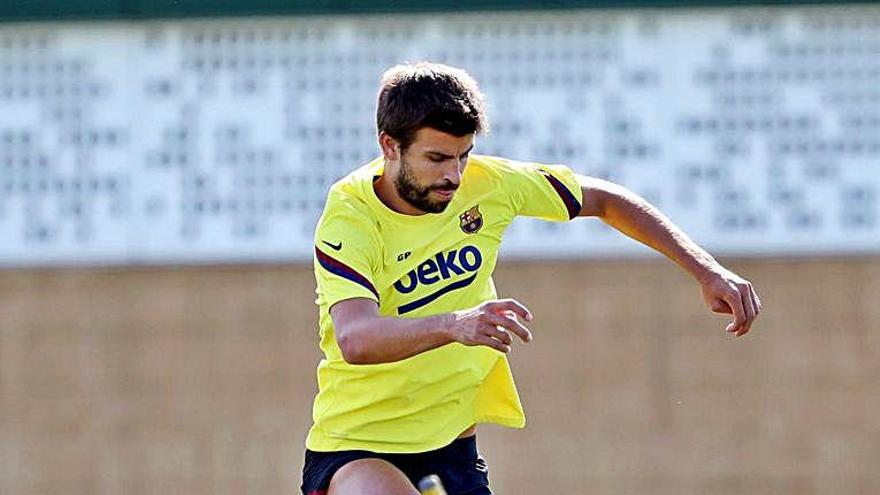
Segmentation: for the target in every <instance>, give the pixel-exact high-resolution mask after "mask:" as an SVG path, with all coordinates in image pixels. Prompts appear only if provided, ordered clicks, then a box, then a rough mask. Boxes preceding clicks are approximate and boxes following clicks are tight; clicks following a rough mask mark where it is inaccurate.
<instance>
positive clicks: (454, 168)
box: [443, 160, 461, 186]
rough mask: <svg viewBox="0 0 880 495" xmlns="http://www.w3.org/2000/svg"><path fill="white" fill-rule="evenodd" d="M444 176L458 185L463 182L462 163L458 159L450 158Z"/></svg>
mask: <svg viewBox="0 0 880 495" xmlns="http://www.w3.org/2000/svg"><path fill="white" fill-rule="evenodd" d="M444 172H445V173H444V174H443V178H444V179H446V180H448V181H449V182H452V183H453V184H455V185H456V186H458V184H459V183H461V164H460V163H459V162H458V161H456V160H450V164H449V165H447V166H446V170H445V171H444Z"/></svg>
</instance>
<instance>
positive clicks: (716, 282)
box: [700, 265, 761, 337]
mask: <svg viewBox="0 0 880 495" xmlns="http://www.w3.org/2000/svg"><path fill="white" fill-rule="evenodd" d="M700 290H701V291H702V293H703V300H704V301H706V305H707V306H709V308H710V309H711V310H712V311H713V312H715V313H723V314H732V315H733V321H732V322H731V323H729V324H728V325H727V328H726V330H727V331H728V332H730V333H733V334H735V335H736V336H737V337H740V336H742V335H745V334H747V333H748V332H749V330H750V329H751V328H752V323H754V321H755V318H757V317H758V313H760V312H761V298H759V297H758V293H757V292H756V291H755V288H754V287H753V286H752V283H751V282H749V281H748V280H746V279H744V278H742V277H740V276H739V275H737V274H735V273H733V272H732V271H730V270H728V269H726V268H724V267H722V266H720V265H719V266H718V267H716V268H715V269H714V270H712V271H711V272H710V274H709V275H707V276H705V277H703V278H702V279H701V280H700Z"/></svg>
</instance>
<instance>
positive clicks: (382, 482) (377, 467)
mask: <svg viewBox="0 0 880 495" xmlns="http://www.w3.org/2000/svg"><path fill="white" fill-rule="evenodd" d="M327 495H419V492H418V490H416V487H414V486H413V484H412V483H410V481H409V479H408V478H407V477H406V475H405V474H403V471H401V470H399V469H397V468H396V467H394V465H393V464H391V463H390V462H388V461H383V460H382V459H358V460H356V461H352V462H349V463H348V464H346V465H345V466H342V467H341V468H339V470H338V471H336V474H334V475H333V478H331V479H330V488H329V489H328V490H327Z"/></svg>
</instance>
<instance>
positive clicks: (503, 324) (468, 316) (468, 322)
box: [450, 299, 532, 353]
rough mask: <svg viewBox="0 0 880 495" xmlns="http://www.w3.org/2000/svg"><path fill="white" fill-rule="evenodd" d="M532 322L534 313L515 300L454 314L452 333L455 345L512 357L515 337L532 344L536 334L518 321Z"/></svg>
mask: <svg viewBox="0 0 880 495" xmlns="http://www.w3.org/2000/svg"><path fill="white" fill-rule="evenodd" d="M517 316H519V317H521V318H523V319H524V320H525V321H532V313H530V312H529V310H528V309H527V308H526V307H525V306H523V305H522V304H520V303H519V302H517V301H514V300H513V299H499V300H495V301H486V302H484V303H483V304H480V305H479V306H476V307H473V308H471V309H465V310H462V311H455V312H453V313H452V319H451V323H450V330H451V331H450V333H451V336H452V339H453V340H454V341H455V342H459V343H461V344H464V345H469V346H474V345H485V346H489V347H491V348H493V349H495V350H497V351H500V352H504V353H508V352H510V345H511V344H512V343H513V338H512V337H511V336H510V333H509V332H508V331H510V332H513V333H515V334H516V335H517V336H518V337H519V338H520V339H522V341H523V342H531V340H532V333H531V332H530V331H529V329H528V328H526V327H524V326H523V325H522V324H521V323H520V322H519V321H518V320H517V319H516V317H517Z"/></svg>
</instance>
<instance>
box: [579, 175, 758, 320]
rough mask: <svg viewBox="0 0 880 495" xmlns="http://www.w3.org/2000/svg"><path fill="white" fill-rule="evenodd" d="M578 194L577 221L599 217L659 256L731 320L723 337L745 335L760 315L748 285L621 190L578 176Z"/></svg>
mask: <svg viewBox="0 0 880 495" xmlns="http://www.w3.org/2000/svg"><path fill="white" fill-rule="evenodd" d="M577 180H578V183H579V184H580V186H581V191H582V192H583V201H582V205H581V210H580V212H579V213H578V216H582V217H599V218H600V219H601V220H602V221H603V222H605V223H607V224H608V225H610V226H612V227H614V228H615V229H617V230H619V231H620V232H622V233H624V234H626V235H627V236H629V237H631V238H633V239H635V240H637V241H639V242H641V243H642V244H645V245H646V246H648V247H651V248H653V249H654V250H656V251H658V252H660V253H662V254H663V255H665V256H666V257H667V258H669V259H671V260H672V261H674V262H675V263H676V264H678V266H680V267H681V268H682V269H684V270H685V271H686V272H688V273H689V274H691V276H693V277H694V278H695V279H696V280H697V282H698V283H699V284H700V288H701V291H702V293H703V299H704V300H705V302H706V304H707V305H708V306H709V307H710V308H711V309H712V311H714V312H716V313H726V314H733V317H734V321H733V322H732V323H730V324H728V325H727V331H728V332H731V333H735V334H736V336H737V337H739V336H741V335H745V334H746V333H748V331H749V329H750V328H751V326H752V323H753V322H754V321H755V318H756V317H757V316H758V313H760V311H761V299H760V298H759V297H758V294H757V292H755V289H754V287H753V286H752V284H751V282H749V281H748V280H746V279H744V278H742V277H740V276H739V275H737V274H735V273H733V272H732V271H730V270H728V269H726V268H724V267H723V266H721V264H719V263H718V262H717V261H715V258H713V257H712V255H710V254H709V253H708V252H706V251H705V250H704V249H703V248H701V247H700V246H698V245H697V244H696V243H695V242H694V241H692V240H691V239H690V238H689V237H688V236H687V235H686V234H685V233H684V232H682V231H681V229H679V228H678V227H676V226H675V224H673V223H672V221H670V220H669V219H668V218H666V216H665V215H663V214H662V213H660V211H659V210H658V209H657V208H656V207H654V206H653V205H652V204H650V203H648V202H647V201H645V200H644V199H643V198H641V197H640V196H638V195H637V194H635V193H633V192H632V191H630V190H629V189H626V188H625V187H623V186H620V185H617V184H614V183H611V182H608V181H605V180H601V179H597V178H594V177H586V176H583V175H577Z"/></svg>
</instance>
